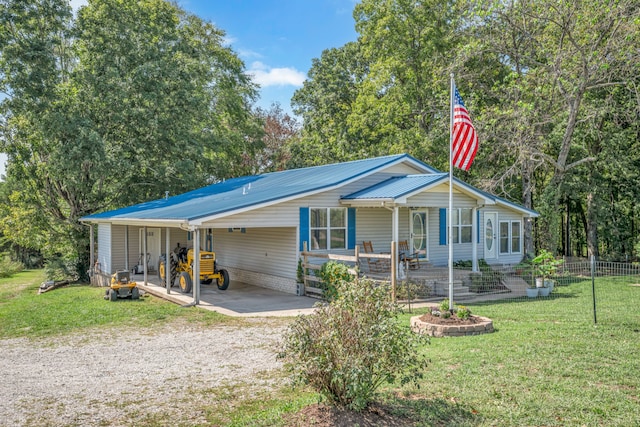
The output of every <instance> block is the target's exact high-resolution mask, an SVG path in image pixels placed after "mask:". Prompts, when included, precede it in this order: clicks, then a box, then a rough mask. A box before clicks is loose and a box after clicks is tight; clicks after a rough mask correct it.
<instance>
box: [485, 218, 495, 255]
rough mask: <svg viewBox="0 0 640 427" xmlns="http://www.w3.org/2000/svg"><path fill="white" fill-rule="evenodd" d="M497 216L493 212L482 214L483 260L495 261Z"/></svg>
mask: <svg viewBox="0 0 640 427" xmlns="http://www.w3.org/2000/svg"><path fill="white" fill-rule="evenodd" d="M497 217H498V215H497V214H496V213H495V212H485V214H484V258H485V259H495V258H496V255H497V253H498V252H497V247H498V240H497V232H498V218H497Z"/></svg>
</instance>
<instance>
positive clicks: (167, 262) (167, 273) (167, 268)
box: [158, 227, 173, 294]
mask: <svg viewBox="0 0 640 427" xmlns="http://www.w3.org/2000/svg"><path fill="white" fill-rule="evenodd" d="M164 240H165V243H164V246H165V255H164V284H165V287H166V288H167V294H170V293H171V285H173V283H169V282H170V280H171V255H170V254H169V251H170V250H171V248H170V247H169V246H170V245H171V229H170V228H169V227H167V228H166V231H165V238H164ZM158 268H160V266H159V265H158Z"/></svg>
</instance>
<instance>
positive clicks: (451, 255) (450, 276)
mask: <svg viewBox="0 0 640 427" xmlns="http://www.w3.org/2000/svg"><path fill="white" fill-rule="evenodd" d="M454 87H455V83H454V81H453V73H451V89H450V92H451V94H450V99H449V101H450V102H449V106H450V110H451V111H450V114H449V215H447V225H448V226H449V310H453V227H452V226H451V223H452V217H453V92H454Z"/></svg>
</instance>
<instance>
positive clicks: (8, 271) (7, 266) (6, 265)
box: [0, 253, 24, 277]
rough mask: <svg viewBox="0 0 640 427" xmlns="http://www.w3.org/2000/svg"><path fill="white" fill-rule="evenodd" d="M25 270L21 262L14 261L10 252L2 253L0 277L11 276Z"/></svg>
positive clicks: (0, 255)
mask: <svg viewBox="0 0 640 427" xmlns="http://www.w3.org/2000/svg"><path fill="white" fill-rule="evenodd" d="M22 270H24V265H22V263H21V262H17V261H13V260H12V259H11V257H10V256H9V254H6V253H0V277H11V276H13V275H14V274H16V273H19V272H21V271H22Z"/></svg>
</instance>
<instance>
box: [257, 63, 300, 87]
mask: <svg viewBox="0 0 640 427" xmlns="http://www.w3.org/2000/svg"><path fill="white" fill-rule="evenodd" d="M247 74H249V75H251V76H252V77H253V81H254V82H255V83H257V84H259V85H260V86H261V87H263V88H264V87H269V86H296V87H300V86H302V83H303V82H304V81H305V79H306V77H307V76H306V75H305V73H303V72H301V71H298V70H296V69H295V68H288V67H286V68H271V67H269V66H267V65H265V64H263V63H262V62H257V61H256V62H254V63H252V64H251V68H250V69H249V71H247Z"/></svg>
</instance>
